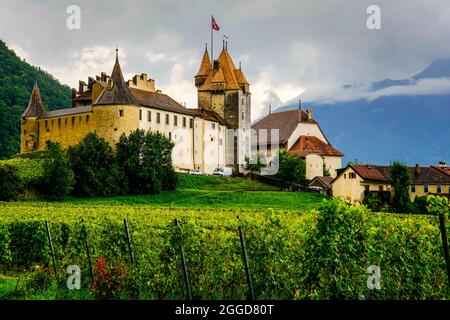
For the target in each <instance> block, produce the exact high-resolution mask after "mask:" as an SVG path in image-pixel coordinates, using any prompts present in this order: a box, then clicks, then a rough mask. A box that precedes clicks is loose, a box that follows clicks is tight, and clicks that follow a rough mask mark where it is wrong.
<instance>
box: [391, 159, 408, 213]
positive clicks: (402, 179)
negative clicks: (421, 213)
mask: <svg viewBox="0 0 450 320" xmlns="http://www.w3.org/2000/svg"><path fill="white" fill-rule="evenodd" d="M388 182H389V184H390V185H391V186H392V188H393V189H394V200H393V205H394V207H395V208H396V209H397V210H398V211H402V212H410V209H411V200H410V198H409V185H410V183H411V182H410V176H409V170H408V167H407V166H406V165H404V164H403V163H400V162H397V161H394V162H393V163H392V164H391V166H390V167H389V178H388Z"/></svg>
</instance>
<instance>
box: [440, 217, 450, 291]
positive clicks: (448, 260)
mask: <svg viewBox="0 0 450 320" xmlns="http://www.w3.org/2000/svg"><path fill="white" fill-rule="evenodd" d="M439 226H440V229H441V238H442V248H443V249H444V258H445V265H446V266H447V280H448V288H447V291H448V292H450V257H449V253H448V237H447V228H446V226H445V216H444V213H443V212H439Z"/></svg>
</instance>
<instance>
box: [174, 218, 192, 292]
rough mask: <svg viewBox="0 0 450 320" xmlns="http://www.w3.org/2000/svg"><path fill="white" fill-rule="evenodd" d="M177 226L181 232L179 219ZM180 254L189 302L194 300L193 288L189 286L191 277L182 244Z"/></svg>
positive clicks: (176, 220) (176, 222) (176, 221)
mask: <svg viewBox="0 0 450 320" xmlns="http://www.w3.org/2000/svg"><path fill="white" fill-rule="evenodd" d="M175 225H176V226H177V227H178V229H180V231H181V228H180V223H179V221H178V219H175ZM180 252H181V264H182V266H183V276H184V285H185V287H186V295H187V298H188V299H189V300H192V293H191V286H190V284H189V275H188V271H187V266H186V259H185V255H184V248H183V245H182V244H180Z"/></svg>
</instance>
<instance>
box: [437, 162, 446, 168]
mask: <svg viewBox="0 0 450 320" xmlns="http://www.w3.org/2000/svg"><path fill="white" fill-rule="evenodd" d="M439 166H440V167H446V166H447V162H445V161H439Z"/></svg>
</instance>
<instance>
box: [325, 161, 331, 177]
mask: <svg viewBox="0 0 450 320" xmlns="http://www.w3.org/2000/svg"><path fill="white" fill-rule="evenodd" d="M323 176H324V177H329V176H331V174H330V170H328V168H327V166H326V165H325V161H324V162H323Z"/></svg>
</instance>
